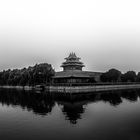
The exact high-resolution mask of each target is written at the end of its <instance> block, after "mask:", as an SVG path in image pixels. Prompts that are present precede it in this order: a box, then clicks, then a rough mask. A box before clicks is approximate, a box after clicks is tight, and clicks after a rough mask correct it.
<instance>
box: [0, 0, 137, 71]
mask: <svg viewBox="0 0 140 140" xmlns="http://www.w3.org/2000/svg"><path fill="white" fill-rule="evenodd" d="M72 51H73V52H76V54H77V55H78V56H79V57H81V58H82V59H81V61H83V62H84V64H85V65H86V68H85V70H93V71H106V70H108V69H110V68H117V69H119V70H121V71H123V72H125V71H127V70H135V71H140V62H139V60H140V1H139V0H1V1H0V70H2V69H8V68H22V67H24V66H26V67H27V66H29V65H34V64H36V63H43V62H47V63H51V64H52V65H53V67H54V68H55V69H56V70H61V69H60V68H59V66H60V65H61V63H62V62H63V61H64V58H65V57H66V56H67V55H68V54H69V53H70V52H72Z"/></svg>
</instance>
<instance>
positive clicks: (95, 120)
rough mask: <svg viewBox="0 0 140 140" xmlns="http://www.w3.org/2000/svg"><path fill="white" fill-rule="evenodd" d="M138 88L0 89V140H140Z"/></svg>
mask: <svg viewBox="0 0 140 140" xmlns="http://www.w3.org/2000/svg"><path fill="white" fill-rule="evenodd" d="M139 97H140V90H135V89H133V90H122V91H114V92H113V91H111V92H100V93H96V94H95V93H94V94H86V95H85V94H83V95H73V96H70V95H67V96H65V95H60V94H57V95H56V94H49V93H48V94H44V93H38V92H34V91H22V90H6V89H0V140H8V139H10V140H11V139H12V140H19V139H20V140H22V139H26V140H27V139H33V140H41V139H42V140H43V139H45V140H55V139H57V140H58V139H60V140H69V139H70V140H71V139H72V140H77V139H79V140H105V139H106V140H120V139H124V140H140V100H139Z"/></svg>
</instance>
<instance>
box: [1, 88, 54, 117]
mask: <svg viewBox="0 0 140 140" xmlns="http://www.w3.org/2000/svg"><path fill="white" fill-rule="evenodd" d="M0 102H1V103H2V104H6V105H13V106H17V105H19V106H20V107H22V108H23V109H27V110H28V111H33V112H34V113H35V114H40V115H47V114H48V113H49V112H51V111H52V108H53V106H54V105H55V103H54V101H53V100H52V98H51V97H49V98H48V97H47V95H46V94H42V93H40V94H39V93H35V92H33V91H24V90H20V91H18V90H0Z"/></svg>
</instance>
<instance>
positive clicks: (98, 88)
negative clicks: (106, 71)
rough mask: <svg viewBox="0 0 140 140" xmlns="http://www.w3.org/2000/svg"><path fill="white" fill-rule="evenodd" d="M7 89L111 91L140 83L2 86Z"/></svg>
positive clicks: (68, 91)
mask: <svg viewBox="0 0 140 140" xmlns="http://www.w3.org/2000/svg"><path fill="white" fill-rule="evenodd" d="M0 88H5V89H20V90H36V91H38V90H39V91H46V92H52V93H53V92H55V93H86V92H96V91H110V90H121V89H136V88H140V84H123V85H117V84H116V85H89V86H88V85H87V86H53V85H50V86H44V88H41V87H36V86H24V87H23V86H0Z"/></svg>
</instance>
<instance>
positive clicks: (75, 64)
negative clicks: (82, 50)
mask: <svg viewBox="0 0 140 140" xmlns="http://www.w3.org/2000/svg"><path fill="white" fill-rule="evenodd" d="M80 59H81V58H79V57H77V56H76V54H75V53H73V52H72V53H70V54H69V56H68V57H66V58H65V60H66V61H65V62H63V63H62V65H61V67H63V71H71V70H78V71H82V68H83V67H84V64H83V62H81V61H80Z"/></svg>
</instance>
